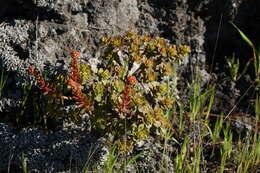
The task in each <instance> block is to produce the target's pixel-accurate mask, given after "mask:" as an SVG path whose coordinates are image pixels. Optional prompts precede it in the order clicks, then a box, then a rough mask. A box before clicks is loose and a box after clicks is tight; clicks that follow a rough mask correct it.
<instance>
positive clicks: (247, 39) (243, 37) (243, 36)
mask: <svg viewBox="0 0 260 173" xmlns="http://www.w3.org/2000/svg"><path fill="white" fill-rule="evenodd" d="M230 23H231V25H233V27H234V28H236V30H237V31H238V32H239V34H240V36H241V37H242V39H243V40H244V41H245V42H247V44H248V45H249V46H250V47H252V48H253V49H254V50H255V46H254V44H253V43H252V42H251V40H250V39H249V38H248V37H247V36H246V35H245V34H244V33H243V32H242V31H241V30H240V29H239V28H238V27H237V26H236V25H235V24H234V23H232V22H230Z"/></svg>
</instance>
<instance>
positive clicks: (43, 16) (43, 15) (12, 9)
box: [0, 0, 65, 23]
mask: <svg viewBox="0 0 260 173" xmlns="http://www.w3.org/2000/svg"><path fill="white" fill-rule="evenodd" d="M37 17H38V20H39V21H43V20H54V22H56V23H63V22H64V21H65V17H64V16H62V15H60V14H58V13H57V12H55V11H54V10H48V9H47V8H39V7H37V6H36V5H35V4H33V2H31V1H22V2H19V1H17V0H8V1H4V2H1V7H0V23H1V21H4V20H7V19H25V20H32V21H35V20H36V19H37Z"/></svg>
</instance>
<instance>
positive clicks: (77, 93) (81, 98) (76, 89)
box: [68, 79, 93, 111]
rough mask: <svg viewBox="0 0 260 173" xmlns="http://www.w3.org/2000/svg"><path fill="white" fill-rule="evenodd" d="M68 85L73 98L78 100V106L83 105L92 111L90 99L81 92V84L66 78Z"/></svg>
mask: <svg viewBox="0 0 260 173" xmlns="http://www.w3.org/2000/svg"><path fill="white" fill-rule="evenodd" d="M68 85H69V86H70V87H71V89H72V94H73V95H74V97H73V99H74V100H75V101H77V102H79V107H83V108H85V109H86V110H88V111H92V110H93V108H92V106H91V103H90V101H89V100H88V99H87V98H86V96H85V95H84V94H83V93H82V86H81V85H80V84H79V83H78V82H75V81H73V80H72V79H69V80H68Z"/></svg>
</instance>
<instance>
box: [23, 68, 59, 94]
mask: <svg viewBox="0 0 260 173" xmlns="http://www.w3.org/2000/svg"><path fill="white" fill-rule="evenodd" d="M28 72H29V73H30V74H31V75H33V76H34V77H35V78H36V81H37V83H38V85H39V87H40V88H41V89H42V90H44V91H45V92H44V93H43V95H47V94H55V92H54V90H53V89H52V88H51V87H50V86H49V84H48V83H47V82H46V81H45V80H44V78H43V77H42V76H41V75H40V73H39V72H38V71H37V70H36V69H35V68H34V67H32V66H30V67H29V68H28Z"/></svg>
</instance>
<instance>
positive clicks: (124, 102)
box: [120, 86, 131, 112]
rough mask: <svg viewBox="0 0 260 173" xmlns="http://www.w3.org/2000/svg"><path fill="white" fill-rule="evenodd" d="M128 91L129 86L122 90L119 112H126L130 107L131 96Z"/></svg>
mask: <svg viewBox="0 0 260 173" xmlns="http://www.w3.org/2000/svg"><path fill="white" fill-rule="evenodd" d="M130 90H131V88H130V86H127V87H126V88H125V90H124V93H123V96H122V104H121V108H120V111H121V112H128V108H129V107H130V103H131V96H130V95H129V93H130Z"/></svg>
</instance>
